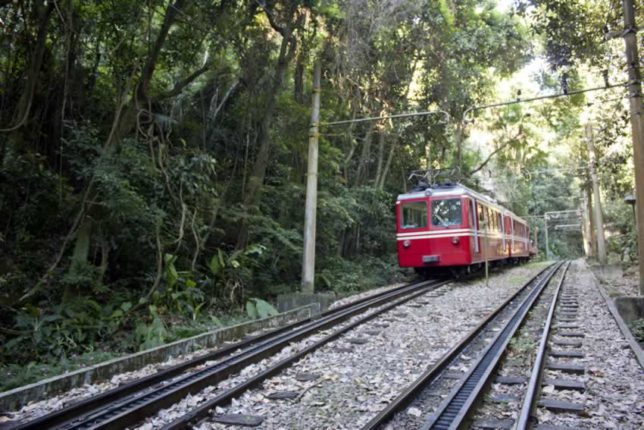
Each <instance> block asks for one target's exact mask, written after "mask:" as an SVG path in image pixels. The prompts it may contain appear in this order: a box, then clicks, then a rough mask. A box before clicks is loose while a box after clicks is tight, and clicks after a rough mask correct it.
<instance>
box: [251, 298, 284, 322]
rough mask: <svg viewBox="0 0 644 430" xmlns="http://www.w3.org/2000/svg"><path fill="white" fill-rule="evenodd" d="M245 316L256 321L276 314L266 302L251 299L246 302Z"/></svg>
mask: <svg viewBox="0 0 644 430" xmlns="http://www.w3.org/2000/svg"><path fill="white" fill-rule="evenodd" d="M246 314H247V315H248V317H249V318H252V319H257V318H266V317H269V316H273V315H277V314H278V312H277V309H275V307H273V305H271V304H270V303H268V302H267V301H265V300H262V299H258V298H255V297H252V298H250V299H249V300H248V301H247V302H246Z"/></svg>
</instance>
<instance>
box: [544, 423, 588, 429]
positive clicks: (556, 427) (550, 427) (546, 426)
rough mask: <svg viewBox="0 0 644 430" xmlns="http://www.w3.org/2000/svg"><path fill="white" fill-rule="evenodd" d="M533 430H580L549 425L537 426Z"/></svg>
mask: <svg viewBox="0 0 644 430" xmlns="http://www.w3.org/2000/svg"><path fill="white" fill-rule="evenodd" d="M533 429H534V430H582V429H581V427H566V426H555V425H551V424H538V425H537V426H536V427H533Z"/></svg>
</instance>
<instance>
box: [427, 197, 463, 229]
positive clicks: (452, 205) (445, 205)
mask: <svg viewBox="0 0 644 430" xmlns="http://www.w3.org/2000/svg"><path fill="white" fill-rule="evenodd" d="M462 223H463V217H462V211H461V199H445V200H432V225H433V226H434V227H449V226H450V225H461V224H462Z"/></svg>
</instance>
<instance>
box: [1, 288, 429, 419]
mask: <svg viewBox="0 0 644 430" xmlns="http://www.w3.org/2000/svg"><path fill="white" fill-rule="evenodd" d="M431 282H432V281H431V280H428V281H422V282H419V283H412V284H407V285H403V286H400V287H397V288H394V289H390V290H386V291H383V292H380V293H377V294H373V295H371V296H369V297H365V298H362V299H359V300H356V301H354V302H351V303H347V304H344V305H342V306H339V307H337V308H335V309H331V310H327V311H325V312H323V313H321V314H320V315H318V316H316V317H309V318H307V319H305V320H302V321H298V322H294V323H291V324H288V325H286V326H284V327H280V328H277V329H274V330H271V331H269V332H267V333H263V334H261V335H259V336H254V337H252V338H249V339H246V340H242V341H240V342H236V343H233V344H230V345H226V346H224V347H222V348H219V349H217V350H216V351H213V352H211V353H208V354H205V355H203V356H200V357H195V358H193V359H191V360H188V361H186V362H184V363H179V364H176V365H174V366H171V367H169V368H167V369H163V370H161V371H159V372H156V373H154V374H151V375H148V376H145V377H142V378H139V379H137V380H135V381H132V382H130V383H127V384H125V385H122V386H120V387H116V388H113V389H110V390H108V391H106V392H104V393H100V394H98V395H95V396H92V397H89V398H87V399H84V400H80V401H78V402H75V403H73V404H71V405H69V406H68V407H65V408H63V409H61V410H58V411H53V412H51V413H49V414H46V415H43V416H41V417H38V418H35V419H34V420H31V421H28V422H24V423H18V424H17V425H15V426H13V427H11V428H12V429H13V430H35V429H42V428H51V427H55V426H60V425H63V424H65V423H69V422H72V421H75V420H77V419H80V418H81V417H83V416H87V415H89V414H94V413H97V411H98V410H99V409H101V408H104V407H105V405H106V404H109V403H115V402H118V401H119V400H121V399H124V398H125V397H128V396H131V395H134V394H136V393H138V392H141V391H143V390H145V389H147V388H150V387H152V386H153V385H156V384H158V383H160V382H162V381H165V380H168V379H170V378H173V377H175V376H178V375H180V374H182V373H184V372H187V371H188V370H189V369H191V368H194V367H197V366H199V365H202V364H204V363H206V362H208V361H213V360H218V359H221V358H223V357H225V356H226V355H229V354H232V353H233V352H235V351H237V350H239V349H240V348H241V349H242V351H243V349H244V348H250V347H253V346H254V345H258V344H263V343H265V342H267V341H270V340H271V339H274V338H275V337H276V336H279V335H282V334H283V333H287V332H290V331H293V330H296V329H298V330H299V329H306V327H311V326H313V325H314V324H316V322H319V321H320V320H322V319H325V318H330V317H333V316H334V315H338V314H340V313H341V312H343V311H345V310H347V309H350V308H352V307H356V306H359V305H360V304H363V303H366V302H370V301H373V300H374V299H378V298H381V297H383V296H390V295H391V294H393V293H401V292H402V293H404V290H406V289H409V288H414V287H418V286H422V285H425V284H428V283H431ZM238 353H239V352H238Z"/></svg>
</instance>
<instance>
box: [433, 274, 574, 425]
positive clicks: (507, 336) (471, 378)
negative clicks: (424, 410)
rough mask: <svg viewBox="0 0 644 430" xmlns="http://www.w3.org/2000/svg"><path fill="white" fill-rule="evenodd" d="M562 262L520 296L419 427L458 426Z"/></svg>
mask: <svg viewBox="0 0 644 430" xmlns="http://www.w3.org/2000/svg"><path fill="white" fill-rule="evenodd" d="M562 264H563V262H561V263H557V264H556V265H555V266H554V268H553V269H552V270H550V271H548V273H547V274H546V276H544V277H543V278H541V279H539V280H538V281H536V282H535V283H534V284H535V285H534V288H533V289H532V290H531V291H530V292H529V293H528V294H527V296H526V297H525V298H524V300H522V302H521V304H520V305H519V306H518V307H517V309H516V310H515V311H514V313H513V315H512V317H511V318H510V320H509V321H508V322H507V324H506V325H505V326H504V327H503V328H502V329H501V330H500V331H499V332H498V333H497V335H496V336H495V337H494V340H493V341H492V342H491V343H490V344H489V345H488V346H487V348H486V349H485V350H484V352H483V353H482V354H481V355H480V356H479V359H478V360H477V362H476V364H475V365H474V366H473V367H472V368H471V370H470V371H469V372H468V374H467V376H465V378H463V380H462V383H461V384H460V385H459V386H457V387H456V388H455V389H454V390H452V392H451V393H450V394H449V395H448V397H447V398H446V399H445V400H444V401H443V403H442V404H441V405H440V406H439V408H438V411H436V412H434V413H433V414H432V415H431V416H430V417H429V418H428V419H427V420H426V421H425V423H424V424H423V426H422V427H421V429H422V430H428V429H440V430H442V429H450V430H453V429H457V428H459V426H460V425H461V424H462V423H463V422H464V420H465V418H466V417H467V416H468V414H469V412H470V411H471V409H472V407H473V405H474V403H475V402H476V400H477V398H478V397H479V395H480V394H481V392H482V391H483V388H484V387H485V386H486V385H487V383H488V381H489V379H490V376H491V375H492V373H493V371H494V369H495V368H496V366H497V364H498V363H499V360H500V359H501V357H502V356H503V354H504V353H505V350H506V348H507V345H508V344H509V343H510V340H511V339H512V337H513V336H514V333H515V332H516V331H517V330H518V328H519V326H520V325H521V324H522V323H523V321H524V320H525V318H526V316H527V315H528V311H530V309H531V308H532V306H533V305H534V303H535V302H536V300H537V298H538V297H539V296H540V295H541V293H542V292H543V291H544V290H545V288H546V286H547V285H548V284H549V282H550V280H551V279H552V277H553V276H554V274H555V273H556V272H557V271H558V270H559V268H560V267H561V266H562Z"/></svg>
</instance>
